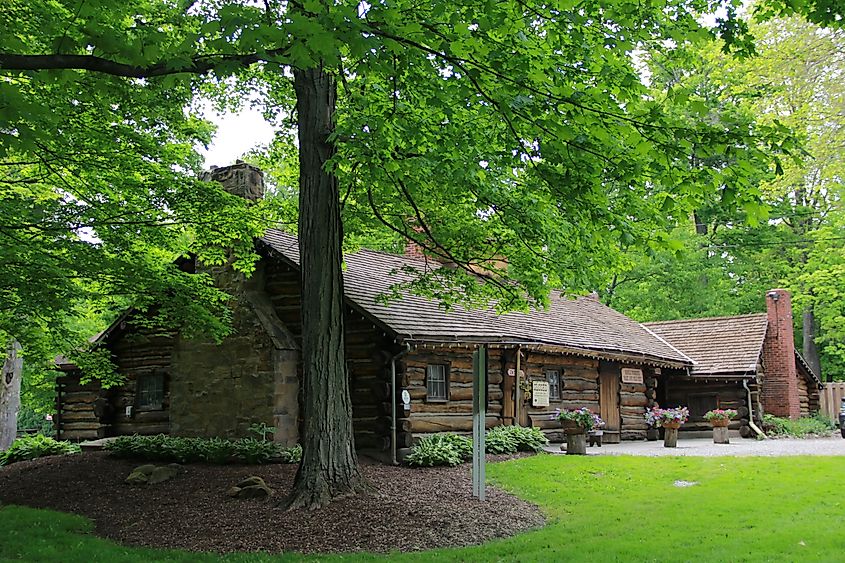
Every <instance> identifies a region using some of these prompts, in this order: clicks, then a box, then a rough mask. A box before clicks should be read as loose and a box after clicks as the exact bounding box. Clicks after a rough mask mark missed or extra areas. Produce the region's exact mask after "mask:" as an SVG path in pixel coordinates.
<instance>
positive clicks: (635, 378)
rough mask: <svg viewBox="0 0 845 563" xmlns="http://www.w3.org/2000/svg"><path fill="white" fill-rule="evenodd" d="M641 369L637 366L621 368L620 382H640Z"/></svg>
mask: <svg viewBox="0 0 845 563" xmlns="http://www.w3.org/2000/svg"><path fill="white" fill-rule="evenodd" d="M642 382H643V370H641V369H639V368H622V383H642Z"/></svg>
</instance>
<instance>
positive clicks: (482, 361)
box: [472, 346, 487, 500]
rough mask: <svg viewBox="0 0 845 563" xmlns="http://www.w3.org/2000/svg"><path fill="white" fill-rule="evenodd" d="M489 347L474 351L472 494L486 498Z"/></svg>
mask: <svg viewBox="0 0 845 563" xmlns="http://www.w3.org/2000/svg"><path fill="white" fill-rule="evenodd" d="M486 406H487V347H486V346H482V347H479V348H478V350H476V351H475V352H473V353H472V495H473V496H474V497H476V498H478V499H479V500H484V496H485V491H484V488H485V487H484V484H485V475H484V473H485V458H484V449H485V448H484V431H485V427H484V422H485V420H486V418H487V413H486V412H485V411H486Z"/></svg>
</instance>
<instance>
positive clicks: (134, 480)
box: [125, 470, 150, 485]
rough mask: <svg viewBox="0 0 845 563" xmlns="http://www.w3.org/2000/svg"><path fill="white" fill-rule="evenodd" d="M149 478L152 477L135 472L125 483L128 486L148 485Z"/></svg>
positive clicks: (141, 472)
mask: <svg viewBox="0 0 845 563" xmlns="http://www.w3.org/2000/svg"><path fill="white" fill-rule="evenodd" d="M149 478H150V476H149V475H147V474H146V473H144V472H143V471H138V470H135V471H133V472H132V473H130V474H129V477H127V478H126V480H125V483H126V484H127V485H146V484H147V481H148V480H149Z"/></svg>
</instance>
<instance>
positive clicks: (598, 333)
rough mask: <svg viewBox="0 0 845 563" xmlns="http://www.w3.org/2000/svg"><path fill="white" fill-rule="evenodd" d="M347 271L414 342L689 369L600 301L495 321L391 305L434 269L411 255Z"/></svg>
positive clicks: (277, 247) (358, 292)
mask: <svg viewBox="0 0 845 563" xmlns="http://www.w3.org/2000/svg"><path fill="white" fill-rule="evenodd" d="M262 240H263V241H264V242H265V243H266V244H267V245H269V247H270V248H271V249H272V250H274V251H275V252H276V253H278V254H280V255H281V256H282V257H283V258H284V259H286V261H287V262H288V263H290V264H291V265H293V266H295V267H298V264H299V251H298V246H297V244H298V243H297V239H296V238H295V237H293V236H291V235H288V234H286V233H282V232H280V231H275V230H270V231H268V232H267V233H266V234H265V236H264V237H263V239H262ZM345 262H346V267H345V269H344V271H343V280H344V291H345V294H346V298H347V300H348V301H349V302H351V304H352V305H353V306H356V307H357V308H358V309H359V310H361V311H363V312H365V313H366V314H367V315H368V316H370V318H372V319H373V320H374V321H375V322H377V323H378V324H380V325H381V326H383V327H385V328H386V329H388V330H390V331H392V333H394V334H395V335H396V336H398V337H400V338H402V339H403V340H406V341H411V342H438V343H443V342H469V343H471V342H478V343H482V342H483V343H497V342H501V343H514V344H517V343H519V344H538V345H547V346H550V347H559V348H560V349H563V350H564V351H572V352H573V353H578V351H581V352H591V353H592V354H591V355H594V356H596V357H608V358H618V357H625V358H630V359H638V360H640V361H643V362H644V363H652V364H655V365H667V366H677V367H680V366H689V365H692V361H691V360H690V359H689V358H688V357H686V356H685V355H684V354H683V353H681V352H679V351H678V350H677V349H675V348H673V347H672V346H671V345H669V344H667V343H666V342H665V341H664V340H662V339H661V338H659V337H657V336H655V335H654V334H653V333H652V332H651V331H649V330H648V329H646V328H645V327H644V326H643V325H641V324H639V323H637V322H636V321H634V320H632V319H630V318H628V317H626V316H625V315H623V314H622V313H619V312H617V311H614V310H613V309H611V308H609V307H607V306H605V305H603V304H601V303H599V302H598V301H595V300H593V299H589V298H584V297H579V298H576V299H569V298H566V297H563V296H562V295H561V294H560V293H558V292H554V293H553V294H552V296H551V303H550V305H549V308H548V309H546V310H532V311H531V312H528V313H519V312H515V313H507V314H503V315H499V314H496V312H495V311H494V310H493V309H491V308H488V309H472V310H467V309H464V308H463V307H461V306H454V307H453V308H452V309H450V310H449V311H446V310H444V309H443V308H442V307H441V306H440V304H439V303H438V301H437V300H434V299H430V298H427V297H422V296H418V295H413V294H411V293H410V292H408V291H400V295H399V297H398V298H396V299H391V300H390V301H388V302H386V303H385V302H384V301H383V299H382V297H383V296H385V295H389V294H391V293H392V287H393V286H395V285H396V284H399V283H402V282H408V281H411V280H412V279H413V278H414V277H415V274H414V273H413V272H408V271H405V270H406V269H407V268H408V267H410V268H413V269H414V270H418V271H424V270H425V268H426V267H428V268H431V267H432V264H431V263H430V262H429V263H426V262H425V261H424V260H421V259H416V258H411V257H408V256H402V255H396V254H388V253H384V252H376V251H372V250H360V251H358V252H356V253H354V254H348V255H346V256H345Z"/></svg>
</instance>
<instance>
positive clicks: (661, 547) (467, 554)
mask: <svg viewBox="0 0 845 563" xmlns="http://www.w3.org/2000/svg"><path fill="white" fill-rule="evenodd" d="M488 475H489V476H490V478H491V480H492V481H494V482H496V483H497V484H499V485H500V486H503V487H505V488H507V489H509V490H511V491H513V492H514V493H516V494H518V495H519V496H521V497H523V498H526V499H528V500H530V501H532V502H535V503H537V504H539V505H540V506H541V507H542V508H543V510H544V511H545V513H546V515H547V517H548V520H549V522H548V525H547V526H546V527H545V528H543V529H540V530H536V531H533V532H528V533H525V534H521V535H518V536H515V537H513V538H510V539H506V540H498V541H494V542H490V543H487V544H484V545H482V546H477V547H472V548H464V549H445V550H437V551H430V552H423V553H411V554H403V555H401V556H400V554H393V555H391V556H388V557H387V558H384V557H379V556H375V555H364V554H354V555H347V556H332V557H326V558H316V557H301V556H295V555H293V554H290V555H283V556H273V557H271V556H267V555H261V554H237V555H230V556H228V557H225V558H223V560H224V561H231V562H241V561H244V562H252V561H268V562H281V561H294V560H307V561H312V560H317V559H320V560H326V561H362V560H364V561H378V560H385V559H390V560H393V559H401V560H404V561H544V562H548V561H561V560H567V561H600V562H604V561H661V562H662V561H802V562H804V561H840V560H842V559H843V557H845V532H843V530H842V529H841V522H842V514H843V512H845V495H843V493H842V487H841V480H842V479H843V476H845V457H788V458H787V457H783V458H753V457H743V458H727V457H721V458H694V457H675V458H673V457H663V458H641V457H622V456H619V457H616V456H613V457H611V456H607V457H576V456H569V457H565V456H564V457H557V456H548V455H540V456H536V457H531V458H524V459H519V460H515V461H510V462H506V463H499V464H493V465H490V466H488ZM676 480H684V481H691V482H697V483H698V484H697V485H694V486H691V487H684V488H680V487H676V486H675V485H674V482H675V481H676ZM0 529H2V530H3V532H2V540H1V541H0V560H26V561H63V562H74V561H80V562H82V561H85V562H88V561H92V562H95V561H103V562H106V561H108V562H109V563H111V562H122V561H127V562H128V561H140V560H143V561H218V560H220V559H219V558H218V557H216V556H213V555H206V554H202V555H201V554H191V553H185V552H179V551H172V550H151V549H138V548H128V547H123V546H120V545H117V544H115V543H112V542H109V541H106V540H102V539H99V538H96V537H94V536H92V535H91V529H92V526H91V523H90V522H89V521H87V520H85V519H84V518H80V517H78V516H73V515H66V514H59V513H55V512H50V511H45V510H33V509H29V508H23V507H11V506H7V507H2V508H0Z"/></svg>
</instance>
